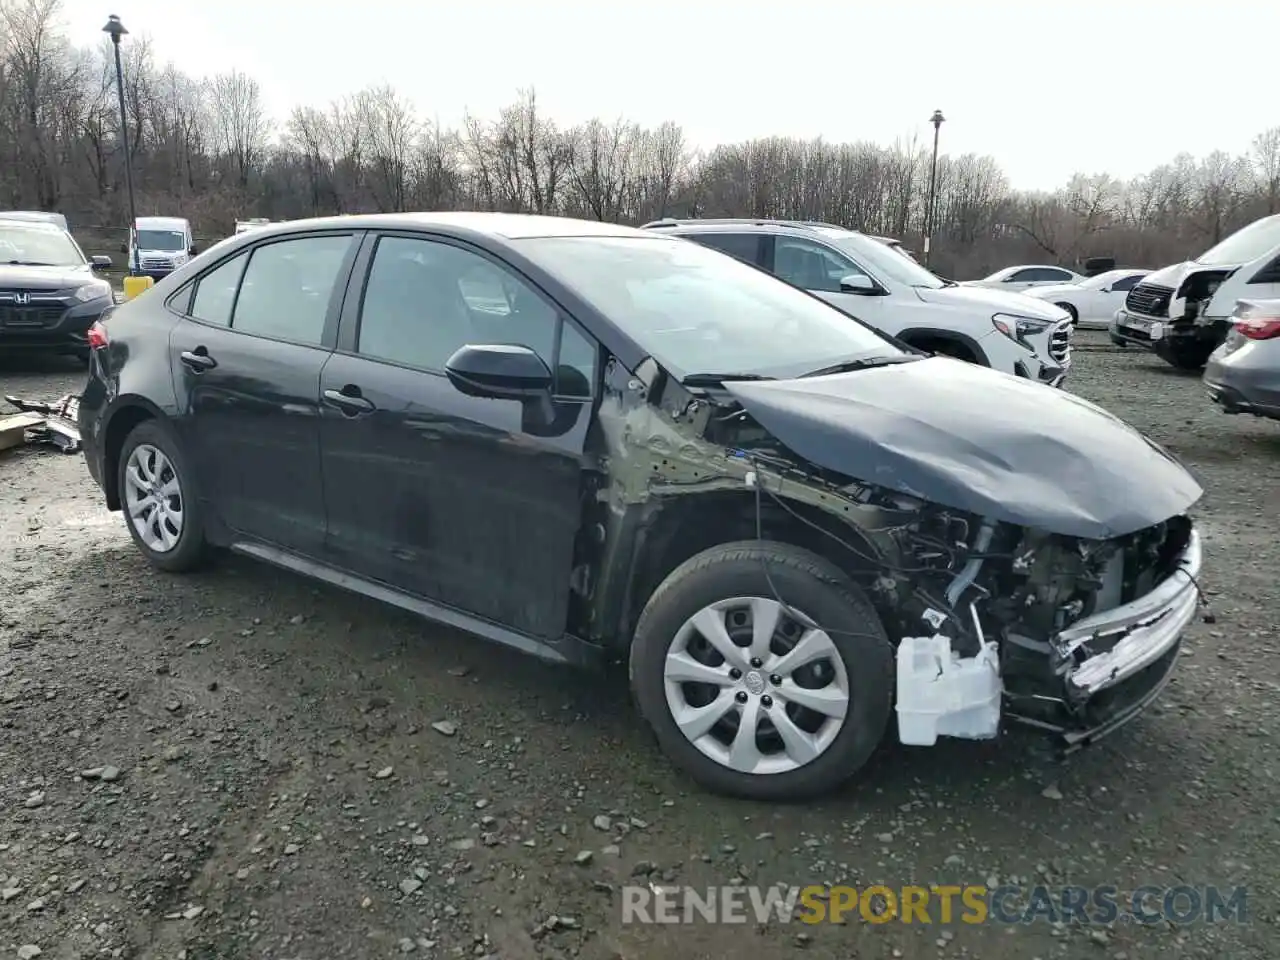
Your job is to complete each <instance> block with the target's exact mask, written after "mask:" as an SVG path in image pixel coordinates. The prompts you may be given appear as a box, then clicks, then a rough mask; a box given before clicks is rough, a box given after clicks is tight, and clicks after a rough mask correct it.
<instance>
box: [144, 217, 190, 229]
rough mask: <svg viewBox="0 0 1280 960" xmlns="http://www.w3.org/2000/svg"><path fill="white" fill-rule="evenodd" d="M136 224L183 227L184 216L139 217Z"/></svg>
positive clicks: (185, 223)
mask: <svg viewBox="0 0 1280 960" xmlns="http://www.w3.org/2000/svg"><path fill="white" fill-rule="evenodd" d="M138 224H139V225H143V224H145V225H146V226H148V227H185V226H186V225H187V219H186V217H139V218H138Z"/></svg>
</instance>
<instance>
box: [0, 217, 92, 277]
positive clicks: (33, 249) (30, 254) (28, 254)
mask: <svg viewBox="0 0 1280 960" xmlns="http://www.w3.org/2000/svg"><path fill="white" fill-rule="evenodd" d="M84 262H85V260H84V256H83V254H81V253H80V249H79V248H78V247H77V246H76V245H75V243H74V242H73V241H72V239H71V237H70V236H68V235H67V234H66V233H65V232H63V231H62V230H59V229H58V228H57V227H54V226H45V225H43V224H38V223H24V222H21V221H18V220H6V221H0V264H13V265H15V266H16V265H29V266H50V267H79V266H82V265H83V264H84Z"/></svg>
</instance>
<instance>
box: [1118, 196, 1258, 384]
mask: <svg viewBox="0 0 1280 960" xmlns="http://www.w3.org/2000/svg"><path fill="white" fill-rule="evenodd" d="M1278 297H1280V214H1275V215H1274V216H1270V217H1263V218H1262V219H1261V220H1255V221H1254V222H1253V223H1251V224H1249V225H1248V226H1247V227H1244V228H1242V229H1240V230H1237V231H1236V232H1235V233H1233V234H1232V235H1231V236H1229V237H1227V239H1225V240H1223V241H1222V242H1221V243H1219V244H1217V245H1216V246H1214V247H1211V248H1210V249H1209V250H1206V251H1205V252H1204V253H1202V254H1200V256H1198V257H1196V259H1194V260H1188V261H1187V262H1186V263H1177V264H1174V265H1173V266H1171V267H1165V268H1164V269H1163V270H1157V271H1156V272H1155V273H1153V274H1150V275H1149V276H1147V277H1146V278H1145V279H1144V280H1143V281H1142V282H1141V283H1139V284H1138V285H1137V286H1136V287H1134V288H1133V289H1132V290H1131V291H1129V295H1128V296H1127V297H1126V298H1125V302H1124V306H1123V307H1121V308H1120V309H1119V310H1117V311H1116V315H1115V317H1114V319H1113V320H1112V321H1111V339H1112V340H1113V341H1114V342H1115V343H1118V344H1120V345H1121V346H1128V345H1134V346H1139V347H1143V348H1145V349H1147V350H1151V351H1153V352H1155V353H1156V355H1158V356H1159V357H1161V358H1162V359H1164V360H1165V361H1167V362H1168V363H1170V364H1172V365H1173V366H1175V367H1178V368H1179V369H1182V370H1198V369H1200V368H1201V367H1203V366H1204V365H1205V362H1206V361H1207V360H1208V359H1209V354H1211V353H1213V351H1214V350H1216V349H1217V347H1218V345H1219V344H1220V343H1222V341H1223V339H1224V338H1225V337H1226V335H1227V333H1228V332H1229V331H1230V329H1231V321H1230V317H1231V312H1232V311H1233V310H1234V309H1235V306H1236V302H1237V301H1238V300H1267V299H1274V298H1278Z"/></svg>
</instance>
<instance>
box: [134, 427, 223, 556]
mask: <svg viewBox="0 0 1280 960" xmlns="http://www.w3.org/2000/svg"><path fill="white" fill-rule="evenodd" d="M143 445H149V446H152V447H155V448H156V449H157V450H159V451H160V452H161V453H163V454H164V455H165V457H166V458H168V460H169V463H170V465H171V466H172V467H173V470H174V473H176V474H177V477H178V486H179V488H180V489H181V491H182V513H183V518H182V532H181V533H180V534H179V535H178V544H177V546H175V547H174V548H173V549H172V550H170V551H169V552H168V553H157V552H156V551H154V550H152V549H151V548H150V547H149V546H147V545H146V543H144V542H143V540H142V537H141V536H139V534H138V531H137V530H136V529H135V527H134V523H133V518H132V517H131V516H130V515H129V503H128V500H127V495H126V493H125V491H126V490H127V485H126V479H125V474H126V472H127V470H128V466H129V458H130V456H132V455H133V451H134V450H136V449H137V448H138V447H140V446H143ZM117 471H118V476H117V478H116V483H117V487H116V489H118V490H119V491H120V505H121V507H122V509H123V511H124V514H125V526H126V527H127V528H128V530H129V536H130V537H132V538H133V542H134V543H135V544H136V545H137V547H138V549H139V550H141V551H142V555H143V556H144V557H146V558H147V560H148V561H149V562H150V563H152V564H153V565H154V566H157V567H159V568H160V569H162V570H184V569H188V568H190V567H191V566H193V565H194V564H195V563H196V562H197V561H198V559H199V558H200V556H201V554H202V552H203V549H204V531H203V528H202V526H201V517H200V507H199V498H198V497H196V495H195V489H194V485H193V483H192V480H191V473H190V471H189V470H188V468H187V461H186V458H185V457H184V456H183V454H182V448H181V447H180V445H179V444H178V441H177V438H176V437H174V435H173V431H172V430H170V429H169V428H168V427H167V426H165V425H164V424H162V423H161V422H159V421H157V420H144V421H143V422H142V423H140V424H138V425H137V426H136V427H134V428H133V430H131V431H130V432H129V435H128V436H127V437H125V441H124V445H123V446H122V447H121V448H120V458H119V463H118V464H117Z"/></svg>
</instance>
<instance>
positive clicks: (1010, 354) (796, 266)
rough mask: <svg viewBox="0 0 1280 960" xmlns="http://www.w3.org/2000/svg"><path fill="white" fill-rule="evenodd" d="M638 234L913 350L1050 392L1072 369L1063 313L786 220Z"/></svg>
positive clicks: (668, 225) (679, 224) (860, 237)
mask: <svg viewBox="0 0 1280 960" xmlns="http://www.w3.org/2000/svg"><path fill="white" fill-rule="evenodd" d="M644 229H647V230H655V231H661V232H663V233H667V234H674V235H676V236H679V237H684V238H685V239H688V240H693V241H695V242H697V243H700V244H702V245H704V246H708V247H712V248H714V249H716V250H720V251H721V252H723V253H728V254H730V255H731V256H734V257H737V258H738V259H739V260H745V261H746V262H748V263H750V264H752V265H753V266H756V267H760V268H762V269H764V270H767V271H769V272H770V273H772V274H773V275H774V276H776V277H779V278H780V279H782V280H786V281H787V282H788V283H791V284H794V285H795V286H798V287H802V288H804V289H805V290H808V291H809V292H810V293H812V294H814V295H815V296H818V297H821V298H822V299H823V300H826V301H827V302H828V303H830V304H832V305H833V306H836V307H838V308H839V309H841V310H842V311H844V312H845V313H848V314H850V315H852V316H856V317H857V318H858V319H859V320H862V321H863V322H865V323H868V324H870V325H871V326H873V327H875V328H876V329H877V330H880V331H882V332H884V333H887V334H889V335H890V336H893V337H896V338H897V339H899V340H901V341H904V342H906V343H908V344H910V345H911V346H913V347H915V348H917V349H919V350H925V351H927V352H929V353H940V354H945V355H947V356H951V357H956V358H958V359H961V360H968V361H970V362H972V363H978V364H981V365H982V366H985V367H991V368H993V369H996V370H1001V371H1003V372H1005V373H1010V374H1013V375H1015V376H1019V377H1024V378H1026V379H1029V380H1037V381H1039V382H1041V383H1047V384H1049V385H1051V386H1061V385H1062V382H1063V381H1064V380H1065V379H1066V376H1067V371H1068V370H1069V369H1070V367H1071V317H1070V315H1069V314H1068V313H1067V312H1066V311H1065V310H1063V309H1062V308H1061V307H1057V306H1055V305H1053V304H1051V303H1045V302H1043V301H1040V300H1036V299H1033V298H1031V297H1028V296H1024V295H1022V294H1018V293H1006V292H1004V291H1001V290H989V289H986V288H983V287H970V286H961V285H959V284H957V283H954V282H952V281H950V280H943V279H941V278H940V277H937V276H935V275H934V274H932V273H930V272H929V271H928V270H926V269H925V268H924V267H922V266H920V265H919V264H918V263H916V262H914V261H913V260H911V259H910V258H908V257H905V256H903V255H902V254H901V253H898V252H897V251H895V250H892V249H890V248H889V247H887V246H886V245H885V244H883V243H881V242H879V241H878V240H877V239H875V238H874V237H869V236H867V235H865V234H861V233H855V232H854V231H852V230H846V229H844V228H843V227H838V226H835V225H832V224H827V223H809V222H797V221H790V220H658V221H655V222H653V223H648V224H645V227H644Z"/></svg>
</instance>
